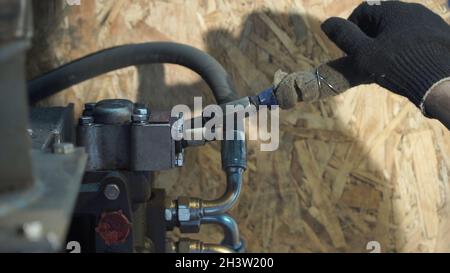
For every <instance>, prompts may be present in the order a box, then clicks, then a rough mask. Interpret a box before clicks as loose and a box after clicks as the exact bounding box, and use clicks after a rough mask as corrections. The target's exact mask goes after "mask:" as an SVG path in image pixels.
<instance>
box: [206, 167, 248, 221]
mask: <svg viewBox="0 0 450 273" xmlns="http://www.w3.org/2000/svg"><path fill="white" fill-rule="evenodd" d="M243 173H244V169H243V168H229V169H228V171H227V188H226V190H225V193H224V194H223V195H222V197H220V198H218V199H216V200H211V201H208V200H201V214H202V216H203V217H205V216H212V215H220V214H224V213H226V212H227V211H229V210H230V209H231V208H233V206H234V205H235V204H236V202H237V201H238V199H239V195H240V194H241V190H242V174H243Z"/></svg>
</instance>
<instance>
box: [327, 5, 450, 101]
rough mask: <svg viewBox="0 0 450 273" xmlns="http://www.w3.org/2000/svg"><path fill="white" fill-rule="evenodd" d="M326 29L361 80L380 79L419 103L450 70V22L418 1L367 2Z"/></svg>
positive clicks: (449, 73) (330, 22) (377, 80)
mask: <svg viewBox="0 0 450 273" xmlns="http://www.w3.org/2000/svg"><path fill="white" fill-rule="evenodd" d="M322 30H323V31H324V32H325V33H326V34H327V36H328V37H329V38H330V39H331V40H332V41H333V42H334V43H336V45H337V46H338V47H339V48H341V49H342V50H343V51H344V52H345V53H346V54H347V57H344V58H345V62H346V63H349V64H350V65H351V66H353V67H352V68H353V69H354V70H357V71H359V72H361V73H362V74H363V75H364V80H363V81H362V82H360V83H377V84H379V85H381V86H382V87H384V88H387V89H389V90H391V91H393V92H395V93H397V94H399V95H403V96H405V97H407V98H408V99H409V100H411V101H412V102H413V103H414V104H415V105H416V106H418V107H421V108H422V104H423V100H424V96H425V93H426V92H427V91H428V90H429V89H430V88H431V87H432V86H433V84H435V83H437V82H439V81H440V80H442V79H444V78H447V77H449V76H450V26H449V25H448V24H447V23H446V22H445V21H444V20H443V19H442V18H441V17H440V16H438V15H437V14H435V13H433V12H432V11H430V10H429V9H427V8H425V7H424V6H422V5H420V4H412V3H402V2H399V1H387V2H384V1H383V2H381V4H379V5H369V4H367V3H363V4H361V5H360V6H359V7H358V8H356V9H355V11H354V12H353V13H352V15H351V16H350V17H349V19H348V20H345V19H342V18H337V17H333V18H330V19H328V20H327V21H326V22H325V23H323V25H322Z"/></svg>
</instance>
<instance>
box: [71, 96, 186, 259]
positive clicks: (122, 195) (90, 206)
mask: <svg viewBox="0 0 450 273" xmlns="http://www.w3.org/2000/svg"><path fill="white" fill-rule="evenodd" d="M174 122H175V119H173V118H171V117H170V113H166V112H155V113H151V114H150V110H149V109H148V108H147V107H146V106H145V105H141V104H134V103H132V102H131V101H128V100H119V99H114V100H104V101H100V102H98V103H89V104H86V105H85V110H84V112H83V116H82V117H81V118H80V121H79V125H78V127H77V143H78V145H79V146H82V147H85V148H86V150H87V152H88V154H89V160H88V164H87V167H86V173H85V175H84V178H83V184H82V186H81V190H80V194H79V197H78V201H77V206H76V208H75V214H74V219H73V222H72V227H71V229H70V232H69V236H68V241H77V242H79V243H80V245H81V246H83V247H82V250H83V252H97V253H99V252H100V253H108V252H115V253H117V252H125V253H129V252H165V237H166V223H165V220H164V200H165V191H164V190H158V189H153V185H152V181H153V172H154V171H159V170H165V169H169V168H173V167H175V160H176V150H175V141H174V140H173V139H172V135H171V129H172V125H173V123H174ZM181 152H182V151H178V153H181ZM108 214H113V215H114V214H116V215H121V216H120V217H116V218H111V219H112V220H111V221H110V222H108V223H106V224H101V222H102V219H103V218H104V217H105V215H108ZM114 219H116V220H117V221H121V223H115V222H114ZM125 219H126V220H125ZM124 221H129V222H130V228H129V230H127V231H126V232H124V231H123V222H124ZM100 225H102V226H101V227H100ZM108 225H109V226H108ZM105 226H106V227H105ZM108 228H109V230H108ZM93 231H95V232H93ZM128 231H129V232H128ZM115 234H126V235H125V237H124V238H114V235H115Z"/></svg>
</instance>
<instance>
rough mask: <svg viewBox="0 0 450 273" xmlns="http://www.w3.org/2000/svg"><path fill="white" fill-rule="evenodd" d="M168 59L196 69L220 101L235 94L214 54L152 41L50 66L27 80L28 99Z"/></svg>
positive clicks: (164, 61)
mask: <svg viewBox="0 0 450 273" xmlns="http://www.w3.org/2000/svg"><path fill="white" fill-rule="evenodd" d="M154 63H171V64H178V65H181V66H184V67H187V68H190V69H191V70H193V71H195V72H196V73H198V74H199V75H200V76H201V77H202V78H203V80H205V81H206V82H207V83H208V85H209V87H210V88H211V90H212V92H213V93H214V96H215V98H216V100H217V102H218V103H219V104H222V103H226V102H229V101H232V100H234V99H236V98H237V95H236V92H235V90H234V87H233V84H232V82H231V80H230V78H229V76H228V73H227V72H226V71H225V69H224V68H223V67H222V65H220V64H219V63H218V62H217V61H216V60H215V59H214V58H213V57H211V56H210V55H208V54H207V53H205V52H203V51H200V50H198V49H196V48H193V47H191V46H187V45H183V44H177V43H171V42H151V43H143V44H133V45H124V46H118V47H113V48H109V49H105V50H102V51H99V52H96V53H93V54H91V55H88V56H86V57H83V58H81V59H78V60H76V61H73V62H71V63H68V64H66V65H63V66H61V67H59V68H57V69H55V70H52V71H50V72H48V73H46V74H44V75H42V76H39V77H37V78H35V79H33V80H31V81H29V82H28V93H29V98H30V102H31V103H36V102H38V101H40V100H42V99H45V98H47V97H50V96H52V95H54V94H56V93H58V92H61V91H63V90H64V89H66V88H69V87H71V86H73V85H75V84H78V83H81V82H83V81H85V80H88V79H91V78H94V77H97V76H99V75H101V74H105V73H108V72H111V71H114V70H117V69H122V68H125V67H129V66H135V65H144V64H154Z"/></svg>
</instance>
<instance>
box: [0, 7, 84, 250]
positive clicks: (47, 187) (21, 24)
mask: <svg viewBox="0 0 450 273" xmlns="http://www.w3.org/2000/svg"><path fill="white" fill-rule="evenodd" d="M31 34H32V25H31V3H30V2H29V1H27V0H23V1H17V0H3V1H0V67H2V68H3V69H0V90H1V92H2V99H1V100H0V132H1V134H0V151H1V152H0V173H1V175H2V177H1V179H0V242H1V244H0V252H53V251H59V250H60V249H62V248H64V242H65V236H66V232H67V228H68V226H69V223H70V220H71V218H72V212H73V207H74V204H75V200H76V196H77V194H78V188H79V186H80V182H81V177H82V175H83V172H84V165H85V163H86V159H87V157H86V154H85V153H84V151H83V150H82V149H75V148H74V147H73V146H70V145H66V144H64V143H58V145H57V149H56V150H55V151H57V152H54V151H53V149H47V148H49V147H51V145H53V144H55V143H53V142H52V141H50V139H52V138H53V136H50V135H49V131H50V130H53V129H55V130H56V129H60V130H62V126H65V125H67V126H70V124H73V123H71V122H70V120H71V119H73V117H70V113H71V110H69V109H67V111H66V112H65V113H60V114H58V117H57V118H56V119H53V117H49V119H50V120H52V121H49V124H48V127H45V126H44V127H45V128H44V127H41V126H40V125H36V126H34V125H35V124H33V120H32V121H31V124H32V125H31V127H30V126H29V124H30V122H29V120H28V117H29V116H28V114H29V109H28V101H27V93H26V84H25V72H24V70H25V69H24V68H25V52H26V50H27V49H28V47H29V45H30V38H31ZM64 111H65V110H64ZM64 111H63V112H64ZM32 116H34V115H33V114H32ZM62 116H64V118H67V119H66V120H65V121H64V122H62V123H60V124H59V125H57V124H56V123H58V122H57V120H59V117H62ZM33 127H34V128H35V129H36V132H33V130H32V129H31V128H33ZM40 129H42V130H40ZM30 135H31V136H33V135H34V137H35V139H36V140H38V139H39V141H37V142H36V143H35V145H34V146H33V148H35V149H33V150H32V149H31V148H32V144H31V141H30ZM64 137H66V135H65V136H64ZM69 137H70V136H69V135H67V138H69ZM58 139H59V138H58ZM67 140H69V139H67ZM71 140H72V141H73V138H71ZM61 181H64V183H61Z"/></svg>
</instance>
